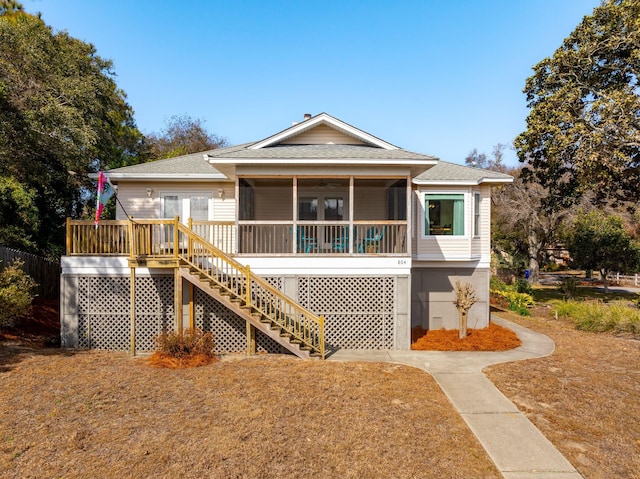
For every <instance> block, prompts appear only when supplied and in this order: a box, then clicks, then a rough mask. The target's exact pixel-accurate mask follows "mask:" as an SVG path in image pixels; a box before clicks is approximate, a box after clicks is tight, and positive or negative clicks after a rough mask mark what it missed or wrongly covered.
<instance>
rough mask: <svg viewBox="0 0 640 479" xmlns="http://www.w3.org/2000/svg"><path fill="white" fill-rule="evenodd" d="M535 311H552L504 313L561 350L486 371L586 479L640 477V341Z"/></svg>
mask: <svg viewBox="0 0 640 479" xmlns="http://www.w3.org/2000/svg"><path fill="white" fill-rule="evenodd" d="M533 314H534V315H535V314H544V315H545V317H534V318H522V317H520V316H518V315H516V314H513V313H500V316H502V317H504V318H506V319H509V320H510V321H514V322H516V323H518V324H521V325H523V326H526V327H527V328H530V329H533V330H535V331H539V332H541V333H543V334H546V335H547V336H549V337H551V338H552V339H553V340H554V341H555V345H556V350H555V352H554V353H553V354H552V355H551V356H548V357H546V358H539V359H531V360H527V361H520V362H515V363H508V364H500V365H496V366H492V367H490V368H487V369H486V370H485V373H486V375H487V376H488V377H489V379H490V380H491V381H492V382H493V383H494V384H496V386H497V387H498V388H499V389H500V390H501V391H502V392H503V393H504V394H505V395H507V397H509V398H510V399H511V400H512V401H513V402H514V403H515V404H516V405H517V406H518V408H519V409H520V410H521V411H523V412H524V413H525V414H526V415H527V416H528V417H529V419H531V421H532V422H533V423H534V424H535V425H536V426H537V427H538V428H539V429H540V430H541V431H542V433H543V434H544V435H545V436H546V437H547V438H548V439H549V440H551V442H552V443H553V444H554V445H555V446H556V447H557V448H558V449H559V450H560V451H561V452H562V453H563V454H564V455H565V457H566V458H567V459H568V460H569V461H570V462H571V463H572V464H573V465H574V467H576V469H577V470H578V471H579V472H580V473H581V474H582V476H583V477H584V478H585V479H610V478H625V479H640V341H638V340H635V339H632V338H625V337H616V336H613V335H610V334H605V333H590V332H585V331H578V330H576V329H575V328H574V326H573V324H571V323H569V322H568V321H563V320H559V321H557V320H554V319H552V318H550V317H549V316H548V314H549V311H548V310H547V311H546V312H545V311H544V308H538V310H537V311H534V312H533Z"/></svg>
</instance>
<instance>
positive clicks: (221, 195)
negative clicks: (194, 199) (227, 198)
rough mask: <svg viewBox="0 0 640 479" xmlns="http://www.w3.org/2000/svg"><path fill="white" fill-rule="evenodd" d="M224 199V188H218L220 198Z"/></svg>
mask: <svg viewBox="0 0 640 479" xmlns="http://www.w3.org/2000/svg"><path fill="white" fill-rule="evenodd" d="M222 197H224V190H223V189H222V188H218V198H222Z"/></svg>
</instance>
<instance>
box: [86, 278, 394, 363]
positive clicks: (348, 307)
mask: <svg viewBox="0 0 640 479" xmlns="http://www.w3.org/2000/svg"><path fill="white" fill-rule="evenodd" d="M265 279H266V280H267V281H268V282H269V283H270V284H271V285H272V286H274V287H275V288H278V289H280V290H283V286H284V283H285V280H284V278H281V277H268V278H265ZM129 285H130V278H129V277H128V276H119V277H97V276H85V277H79V278H78V290H77V301H78V304H77V307H78V346H79V347H81V348H93V349H111V350H129V348H130V345H131V340H130V314H129V308H130V305H129V301H130V298H129V296H130V289H129ZM289 285H290V287H291V283H289ZM295 287H296V288H297V291H288V293H289V294H290V295H292V296H294V297H296V296H297V298H298V301H299V302H300V303H301V304H302V305H303V306H304V307H305V308H307V309H309V310H311V311H313V312H315V313H318V314H324V315H325V320H326V322H325V340H326V344H327V348H328V349H393V347H394V341H393V338H394V318H395V315H396V312H395V298H394V296H395V287H396V278H395V277H393V276H389V277H379V276H376V277H350V276H344V277H327V276H320V277H318V276H299V277H297V278H296V282H295ZM135 290H136V338H135V342H136V350H137V351H140V352H143V351H151V350H153V348H154V337H155V336H156V335H158V334H160V333H162V332H163V331H172V330H173V329H174V307H173V276H152V277H139V276H138V277H136V288H135ZM185 309H186V310H188V308H185ZM194 323H195V326H196V327H198V328H202V329H203V330H205V331H212V332H213V334H214V336H215V344H216V352H218V353H223V352H243V351H245V350H246V325H245V321H244V320H243V319H242V318H240V317H239V316H237V315H236V314H234V313H232V312H231V311H229V310H228V309H226V308H225V307H224V306H223V305H221V304H220V303H218V302H217V301H216V300H215V299H213V298H212V297H210V296H209V295H207V294H206V293H204V292H203V291H201V290H200V289H198V288H194ZM256 342H257V349H258V351H260V352H270V353H284V352H286V350H285V349H284V348H282V347H281V346H280V345H279V344H278V343H276V342H275V341H273V340H272V339H271V338H269V337H267V336H265V335H263V334H262V333H260V332H259V331H258V332H257V335H256Z"/></svg>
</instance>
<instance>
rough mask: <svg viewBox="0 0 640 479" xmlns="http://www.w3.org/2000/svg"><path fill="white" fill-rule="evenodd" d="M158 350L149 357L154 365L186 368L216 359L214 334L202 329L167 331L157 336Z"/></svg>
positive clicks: (202, 364)
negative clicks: (178, 331)
mask: <svg viewBox="0 0 640 479" xmlns="http://www.w3.org/2000/svg"><path fill="white" fill-rule="evenodd" d="M155 341H156V352H155V353H154V354H153V355H152V356H151V357H150V358H149V361H150V363H151V365H152V366H156V367H166V368H186V367H193V366H204V365H205V364H209V363H211V362H213V361H215V355H214V352H213V351H214V347H215V343H214V340H213V334H212V333H211V332H208V333H205V332H203V331H202V330H201V329H198V328H196V329H185V330H184V331H183V332H182V334H180V333H175V332H169V333H167V332H165V333H162V334H161V335H159V336H157V337H156V338H155Z"/></svg>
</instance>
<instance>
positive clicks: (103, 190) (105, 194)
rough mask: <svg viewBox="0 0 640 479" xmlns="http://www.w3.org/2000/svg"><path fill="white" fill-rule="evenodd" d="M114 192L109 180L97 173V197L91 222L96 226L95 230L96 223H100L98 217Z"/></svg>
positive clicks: (101, 173)
mask: <svg viewBox="0 0 640 479" xmlns="http://www.w3.org/2000/svg"><path fill="white" fill-rule="evenodd" d="M114 193H115V190H114V189H113V185H112V184H111V182H110V181H109V178H107V176H106V175H105V174H104V173H103V172H102V171H101V172H100V173H98V197H97V201H96V219H95V221H94V222H93V223H94V224H95V225H96V229H97V228H98V222H99V221H100V215H101V214H102V210H104V205H106V204H107V201H109V198H111V197H112V196H113V194H114Z"/></svg>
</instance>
